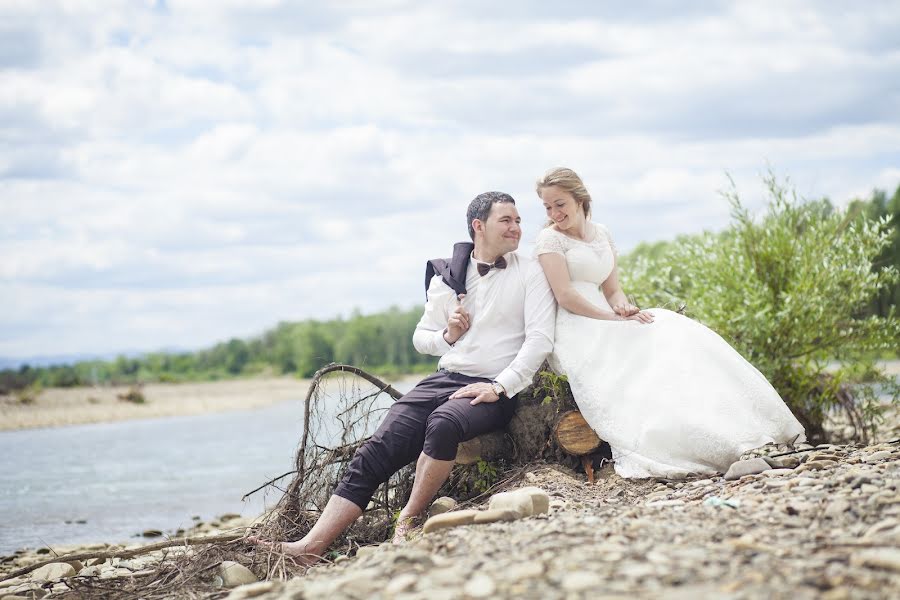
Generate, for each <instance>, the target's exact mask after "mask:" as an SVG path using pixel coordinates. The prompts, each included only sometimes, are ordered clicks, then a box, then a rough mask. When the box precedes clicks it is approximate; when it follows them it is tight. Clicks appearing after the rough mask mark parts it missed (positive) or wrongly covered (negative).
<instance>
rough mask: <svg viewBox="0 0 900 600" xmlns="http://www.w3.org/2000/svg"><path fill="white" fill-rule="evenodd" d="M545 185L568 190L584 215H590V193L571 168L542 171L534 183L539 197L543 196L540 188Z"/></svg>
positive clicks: (545, 186)
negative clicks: (542, 173)
mask: <svg viewBox="0 0 900 600" xmlns="http://www.w3.org/2000/svg"><path fill="white" fill-rule="evenodd" d="M547 187H558V188H559V189H561V190H563V191H566V192H569V193H570V194H572V197H573V198H575V202H577V203H578V204H580V205H581V210H583V211H584V216H585V217H590V216H591V195H590V194H589V193H588V191H587V188H586V187H584V182H583V181H582V180H581V177H579V176H578V173H576V172H575V171H573V170H572V169H567V168H565V167H556V168H555V169H550V170H549V171H547V172H546V173H544V176H543V177H541V178H540V179H538V180H537V184H536V185H535V191H536V192H537V195H538V197H539V198H543V196H541V190H543V189H544V188H547Z"/></svg>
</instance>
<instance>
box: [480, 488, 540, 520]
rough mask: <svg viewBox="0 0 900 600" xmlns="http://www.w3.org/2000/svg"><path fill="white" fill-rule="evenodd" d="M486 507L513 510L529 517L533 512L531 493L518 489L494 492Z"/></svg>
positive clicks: (521, 515)
mask: <svg viewBox="0 0 900 600" xmlns="http://www.w3.org/2000/svg"><path fill="white" fill-rule="evenodd" d="M548 504H549V500H548ZM488 507H489V508H490V510H509V511H513V512H516V513H518V514H519V516H520V517H530V516H531V515H533V514H534V501H533V500H532V499H531V495H530V494H528V493H523V492H520V491H519V490H514V491H511V492H501V493H499V494H494V495H493V496H491V500H490V503H489V505H488Z"/></svg>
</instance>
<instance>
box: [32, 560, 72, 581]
mask: <svg viewBox="0 0 900 600" xmlns="http://www.w3.org/2000/svg"><path fill="white" fill-rule="evenodd" d="M73 575H75V569H73V568H72V565H70V564H69V563H62V562H58V563H50V564H49V565H44V566H43V567H40V568H38V569H35V570H34V571H32V573H31V578H32V579H34V580H36V581H56V580H57V579H61V578H63V577H72V576H73Z"/></svg>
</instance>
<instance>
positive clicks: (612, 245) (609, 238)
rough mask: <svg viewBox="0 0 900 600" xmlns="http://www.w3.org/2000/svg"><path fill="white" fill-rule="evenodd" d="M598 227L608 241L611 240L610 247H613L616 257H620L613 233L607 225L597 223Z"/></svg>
mask: <svg viewBox="0 0 900 600" xmlns="http://www.w3.org/2000/svg"><path fill="white" fill-rule="evenodd" d="M597 229H598V230H599V231H600V234H601V235H603V236H604V237H605V238H606V241H607V242H609V247H610V248H611V249H612V253H613V256H615V257H616V258H618V257H619V249H618V248H616V243H615V242H614V241H613V239H612V235H610V233H609V229H608V228H607V227H606V225H600V224H599V223H598V224H597Z"/></svg>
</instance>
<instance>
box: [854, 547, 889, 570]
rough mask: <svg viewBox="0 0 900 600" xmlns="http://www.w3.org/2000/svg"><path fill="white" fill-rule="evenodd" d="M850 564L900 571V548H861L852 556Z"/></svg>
mask: <svg viewBox="0 0 900 600" xmlns="http://www.w3.org/2000/svg"><path fill="white" fill-rule="evenodd" d="M850 564H852V565H857V566H864V567H875V568H878V569H888V570H890V571H894V572H900V549H897V548H872V549H866V550H860V551H859V552H857V553H855V554H853V555H852V556H851V557H850Z"/></svg>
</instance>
